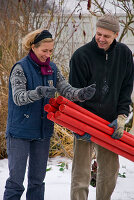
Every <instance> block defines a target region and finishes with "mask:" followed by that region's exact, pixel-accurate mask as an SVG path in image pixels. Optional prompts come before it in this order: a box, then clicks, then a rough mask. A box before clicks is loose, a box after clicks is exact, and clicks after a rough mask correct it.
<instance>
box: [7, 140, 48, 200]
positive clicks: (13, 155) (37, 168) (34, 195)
mask: <svg viewBox="0 0 134 200" xmlns="http://www.w3.org/2000/svg"><path fill="white" fill-rule="evenodd" d="M49 146H50V140H49V139H47V140H24V139H16V138H13V137H8V138H7V153H8V165H9V178H8V179H7V181H6V186H5V188H6V189H5V192H4V197H3V200H20V198H21V196H22V193H23V191H24V186H23V181H24V176H25V171H26V164H27V160H28V157H29V164H28V187H27V192H26V199H27V200H44V183H43V181H44V178H45V174H46V166H47V160H48V154H49Z"/></svg>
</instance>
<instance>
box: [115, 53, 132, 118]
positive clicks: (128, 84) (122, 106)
mask: <svg viewBox="0 0 134 200" xmlns="http://www.w3.org/2000/svg"><path fill="white" fill-rule="evenodd" d="M133 77H134V63H133V58H132V53H129V55H128V61H127V68H126V75H125V78H124V80H123V83H122V87H121V90H120V95H119V101H118V115H119V114H125V115H127V116H128V114H129V105H130V104H131V94H132V90H133Z"/></svg>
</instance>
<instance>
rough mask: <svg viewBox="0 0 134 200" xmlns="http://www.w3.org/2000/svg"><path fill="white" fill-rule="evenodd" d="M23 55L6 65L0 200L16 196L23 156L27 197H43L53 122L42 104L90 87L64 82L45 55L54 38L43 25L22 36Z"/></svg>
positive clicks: (83, 93) (88, 94) (88, 93)
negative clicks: (4, 174) (4, 173)
mask: <svg viewBox="0 0 134 200" xmlns="http://www.w3.org/2000/svg"><path fill="white" fill-rule="evenodd" d="M22 44H23V49H24V50H26V51H27V52H28V55H27V56H26V57H24V58H23V59H21V60H20V61H18V62H17V63H16V64H15V65H14V66H13V68H12V70H11V74H10V79H9V100H8V119H7V129H6V138H7V153H8V163H9V172H10V175H9V178H8V179H7V181H6V186H5V188H6V189H5V192H4V200H19V199H20V198H21V195H22V193H23V191H24V186H23V181H24V176H25V171H26V164H27V160H28V158H29V160H28V187H27V192H26V199H27V200H43V199H44V182H43V180H44V178H45V171H46V166H47V160H48V154H49V145H50V138H51V136H52V133H53V128H54V124H53V122H51V121H49V120H48V119H47V113H46V112H44V110H43V108H44V105H45V104H47V103H48V101H49V98H51V97H54V95H55V92H56V91H58V92H59V93H60V95H63V96H64V97H66V98H68V99H70V100H73V101H85V100H88V99H90V98H92V96H93V95H94V93H95V84H93V85H91V86H88V87H87V88H83V89H77V88H73V87H71V85H70V84H69V83H67V82H66V81H65V79H64V77H63V76H62V75H61V73H60V71H59V70H58V68H57V67H56V65H55V64H54V63H53V62H50V56H51V54H52V52H53V47H54V41H53V39H52V35H51V33H50V32H49V31H47V30H41V29H38V30H36V31H33V32H31V33H29V34H27V35H26V36H25V37H24V39H23V42H22Z"/></svg>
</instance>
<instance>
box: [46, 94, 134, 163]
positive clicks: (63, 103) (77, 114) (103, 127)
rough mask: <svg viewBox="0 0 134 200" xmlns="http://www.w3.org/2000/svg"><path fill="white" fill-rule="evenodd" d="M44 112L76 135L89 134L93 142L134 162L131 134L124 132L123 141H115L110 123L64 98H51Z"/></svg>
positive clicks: (132, 137) (133, 139)
mask: <svg viewBox="0 0 134 200" xmlns="http://www.w3.org/2000/svg"><path fill="white" fill-rule="evenodd" d="M44 110H45V111H46V112H48V114H47V118H48V119H49V120H51V121H53V122H55V123H57V124H59V125H61V126H64V127H66V128H67V129H69V130H71V131H73V132H75V133H76V134H79V135H84V134H85V133H88V134H90V135H91V141H92V142H94V143H96V144H98V145H100V146H102V147H104V148H106V149H108V150H110V151H112V152H114V153H116V154H119V155H121V156H123V157H125V158H127V159H129V160H131V161H133V162H134V136H133V135H131V134H130V133H128V132H126V131H124V134H123V137H122V138H121V139H119V140H117V139H113V138H112V137H111V135H112V134H113V132H114V129H113V128H110V127H109V126H108V124H109V122H108V121H106V120H104V119H102V118H101V117H99V116H97V115H95V114H93V113H92V112H90V111H88V110H86V109H84V108H82V107H81V106H79V105H77V104H75V103H73V102H72V101H69V100H68V99H66V98H64V97H62V96H58V97H57V98H51V99H50V100H49V104H46V105H45V106H44Z"/></svg>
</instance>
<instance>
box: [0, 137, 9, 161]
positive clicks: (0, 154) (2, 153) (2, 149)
mask: <svg viewBox="0 0 134 200" xmlns="http://www.w3.org/2000/svg"><path fill="white" fill-rule="evenodd" d="M3 158H7V150H6V140H5V134H4V133H0V159H3Z"/></svg>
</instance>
